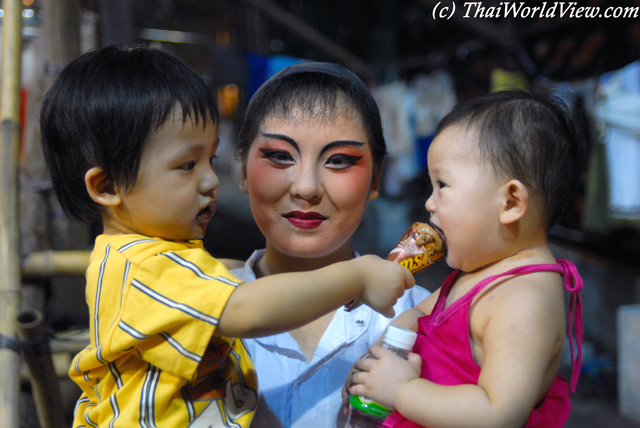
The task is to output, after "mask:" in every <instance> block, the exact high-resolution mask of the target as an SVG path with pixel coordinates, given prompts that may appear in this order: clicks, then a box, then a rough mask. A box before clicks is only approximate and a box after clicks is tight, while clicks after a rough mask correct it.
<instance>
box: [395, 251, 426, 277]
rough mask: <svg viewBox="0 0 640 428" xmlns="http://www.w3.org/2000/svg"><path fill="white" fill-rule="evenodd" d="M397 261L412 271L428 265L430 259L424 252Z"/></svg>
mask: <svg viewBox="0 0 640 428" xmlns="http://www.w3.org/2000/svg"><path fill="white" fill-rule="evenodd" d="M399 263H400V264H401V265H402V266H404V267H406V268H407V269H409V270H410V271H411V273H413V272H416V271H418V270H420V269H422V268H423V267H425V266H429V265H430V264H431V260H429V258H428V257H427V255H426V254H418V255H415V256H413V257H410V258H408V259H404V260H401V261H400V262H399Z"/></svg>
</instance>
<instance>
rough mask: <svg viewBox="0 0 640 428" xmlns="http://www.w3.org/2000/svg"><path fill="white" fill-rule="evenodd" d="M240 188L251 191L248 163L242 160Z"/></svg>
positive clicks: (247, 191)
mask: <svg viewBox="0 0 640 428" xmlns="http://www.w3.org/2000/svg"><path fill="white" fill-rule="evenodd" d="M240 190H241V191H243V192H244V193H249V181H247V164H246V163H244V162H242V168H241V169H240Z"/></svg>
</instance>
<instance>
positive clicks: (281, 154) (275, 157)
mask: <svg viewBox="0 0 640 428" xmlns="http://www.w3.org/2000/svg"><path fill="white" fill-rule="evenodd" d="M259 150H260V153H262V155H263V156H264V157H265V158H267V159H269V160H270V161H271V162H273V163H275V164H278V165H294V164H295V163H296V161H295V160H294V159H293V156H291V154H290V153H289V152H287V151H285V150H278V149H259Z"/></svg>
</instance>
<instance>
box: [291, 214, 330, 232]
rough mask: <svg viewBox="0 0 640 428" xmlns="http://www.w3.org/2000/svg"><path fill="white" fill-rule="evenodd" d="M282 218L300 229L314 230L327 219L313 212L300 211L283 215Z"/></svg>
mask: <svg viewBox="0 0 640 428" xmlns="http://www.w3.org/2000/svg"><path fill="white" fill-rule="evenodd" d="M283 217H284V218H286V219H287V220H289V223H291V224H292V225H294V226H295V227H299V228H301V229H315V228H316V227H318V226H320V225H321V224H322V222H323V221H325V220H326V219H327V217H325V216H323V215H322V214H320V213H317V212H314V211H311V212H306V213H305V212H302V211H291V212H289V213H287V214H284V215H283Z"/></svg>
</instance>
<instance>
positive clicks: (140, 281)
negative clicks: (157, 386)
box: [111, 248, 239, 379]
mask: <svg viewBox="0 0 640 428" xmlns="http://www.w3.org/2000/svg"><path fill="white" fill-rule="evenodd" d="M238 283H239V281H238V280H237V279H236V278H235V277H233V275H231V274H230V273H229V271H228V270H227V269H226V268H225V267H224V266H223V265H222V264H221V263H220V262H218V261H217V260H216V259H214V258H213V257H211V256H210V255H209V254H208V253H207V252H206V251H204V250H201V249H197V248H195V249H194V248H186V249H183V250H180V251H171V252H165V253H161V254H157V255H154V256H151V257H149V258H148V259H146V260H145V261H144V262H142V263H140V266H139V267H138V269H137V271H136V272H135V274H134V275H133V278H132V279H131V282H130V286H129V287H128V290H127V292H126V293H125V294H123V303H122V311H121V317H120V319H119V321H118V328H114V329H112V330H111V331H113V337H112V340H111V346H112V347H113V348H114V349H128V348H130V347H135V349H136V350H137V351H138V353H139V355H140V358H142V359H143V360H145V361H148V362H149V363H151V364H153V365H154V366H156V367H158V368H160V369H161V370H164V371H167V372H169V373H172V374H175V375H176V376H180V377H183V378H187V379H189V378H191V376H192V375H193V373H194V371H195V370H196V367H197V366H198V364H199V363H200V361H201V359H202V356H203V355H204V353H205V350H206V348H207V345H208V343H209V341H210V340H211V337H212V336H213V332H214V331H215V327H216V325H217V323H218V319H219V318H220V315H221V314H222V311H223V309H224V307H225V305H226V303H227V300H228V299H229V296H230V295H231V293H232V292H233V291H234V290H235V288H236V286H237V285H238Z"/></svg>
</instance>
